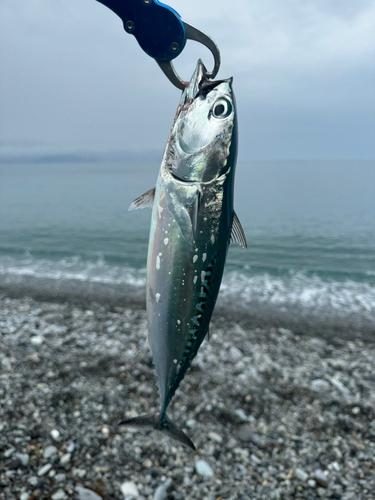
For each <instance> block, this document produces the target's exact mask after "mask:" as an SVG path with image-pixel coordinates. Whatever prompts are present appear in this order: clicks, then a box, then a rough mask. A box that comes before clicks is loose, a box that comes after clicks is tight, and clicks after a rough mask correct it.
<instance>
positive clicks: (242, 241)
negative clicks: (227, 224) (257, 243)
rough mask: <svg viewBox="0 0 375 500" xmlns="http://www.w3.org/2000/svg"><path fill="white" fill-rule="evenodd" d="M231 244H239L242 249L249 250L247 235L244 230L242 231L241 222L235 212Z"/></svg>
mask: <svg viewBox="0 0 375 500" xmlns="http://www.w3.org/2000/svg"><path fill="white" fill-rule="evenodd" d="M230 242H231V243H238V244H239V245H240V246H241V247H242V248H247V243H246V237H245V233H244V230H243V229H242V226H241V222H240V221H239V219H238V217H237V214H236V212H233V221H232V230H231V233H230Z"/></svg>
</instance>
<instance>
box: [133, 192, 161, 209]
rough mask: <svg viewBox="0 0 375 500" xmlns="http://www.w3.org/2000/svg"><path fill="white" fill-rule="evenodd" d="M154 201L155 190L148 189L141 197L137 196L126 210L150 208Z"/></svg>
mask: <svg viewBox="0 0 375 500" xmlns="http://www.w3.org/2000/svg"><path fill="white" fill-rule="evenodd" d="M154 199H155V188H152V189H149V190H148V191H146V192H145V193H143V194H142V195H141V196H138V198H136V199H135V200H134V201H133V203H132V204H131V205H130V207H129V208H128V210H129V211H130V210H137V209H138V208H152V207H153V205H154Z"/></svg>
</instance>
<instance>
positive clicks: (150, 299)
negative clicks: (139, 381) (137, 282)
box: [126, 61, 246, 448]
mask: <svg viewBox="0 0 375 500" xmlns="http://www.w3.org/2000/svg"><path fill="white" fill-rule="evenodd" d="M236 157H237V119H236V107H235V100H234V95H233V91H232V79H229V80H223V81H214V82H211V81H209V80H208V79H207V77H206V69H205V67H204V66H203V64H202V62H201V61H199V62H198V65H197V68H196V70H195V73H194V75H193V77H192V79H191V81H190V83H189V86H188V87H187V88H186V89H185V91H184V92H183V94H182V97H181V100H180V104H179V107H178V110H177V114H176V118H175V122H174V125H173V127H172V131H171V134H170V137H169V140H168V143H167V146H166V149H165V153H164V157H163V161H162V164H161V168H160V172H159V177H158V180H157V184H156V189H155V192H151V191H150V192H148V193H146V194H145V195H144V196H143V197H140V198H138V199H137V200H135V201H134V202H133V208H141V207H142V205H143V206H145V205H148V206H149V205H150V204H151V202H152V203H153V211H152V218H151V229H150V239H149V250H148V260H147V291H146V297H147V318H148V330H149V343H150V347H151V351H152V356H153V360H154V364H155V369H156V374H157V377H158V386H159V392H160V398H161V406H160V413H158V414H157V415H156V416H144V417H136V418H135V419H131V420H130V421H127V422H126V423H127V424H128V425H131V424H133V425H134V424H135V425H146V426H147V422H149V425H151V426H153V427H154V428H158V429H159V430H164V431H166V432H167V433H169V434H170V435H171V436H172V437H174V438H176V439H179V440H180V441H182V442H184V443H185V444H187V445H188V446H190V447H192V448H194V445H193V443H192V442H191V441H190V439H189V438H188V437H187V436H186V435H185V434H184V433H183V432H182V431H181V430H180V429H178V428H177V427H176V426H175V425H174V424H172V422H171V421H170V420H169V419H168V417H167V416H166V410H167V407H168V405H169V403H170V401H171V399H172V397H173V395H174V393H175V391H176V390H177V388H178V386H179V384H180V382H181V380H182V379H183V378H184V375H185V373H186V371H187V369H188V368H189V366H190V364H191V362H192V360H193V358H194V357H195V356H196V354H197V352H198V349H199V347H200V345H201V343H202V342H203V340H204V338H205V336H206V334H207V332H208V328H209V323H210V320H211V316H212V313H213V310H214V307H215V303H216V299H217V296H218V293H219V288H220V283H221V279H222V275H223V270H224V264H225V259H226V255H227V251H228V246H229V243H230V240H231V237H232V239H234V240H235V241H237V242H238V243H240V244H241V245H242V246H245V247H246V241H245V237H244V234H243V231H242V228H241V225H240V223H239V221H238V219H237V217H236V215H235V213H234V209H233V186H234V171H235V164H236ZM147 418H148V420H147Z"/></svg>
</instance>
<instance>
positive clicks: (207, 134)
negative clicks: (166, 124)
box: [166, 60, 237, 182]
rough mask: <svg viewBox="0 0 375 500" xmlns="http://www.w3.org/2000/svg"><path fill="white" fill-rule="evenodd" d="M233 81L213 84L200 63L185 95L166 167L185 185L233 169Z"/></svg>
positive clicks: (174, 126) (235, 140)
mask: <svg viewBox="0 0 375 500" xmlns="http://www.w3.org/2000/svg"><path fill="white" fill-rule="evenodd" d="M232 81H233V79H232V78H230V79H228V80H216V81H211V80H210V79H209V78H208V77H207V70H206V68H205V66H204V64H203V63H202V61H200V60H199V61H198V64H197V67H196V69H195V71H194V74H193V76H192V78H191V80H190V82H189V84H188V86H187V87H186V89H185V90H184V92H183V93H182V96H181V100H180V105H179V108H178V110H177V115H176V119H175V122H174V125H173V128H172V131H171V136H170V140H169V144H168V146H167V152H166V153H167V154H166V160H167V161H166V167H167V168H168V170H169V171H170V173H171V174H172V175H173V176H174V177H175V178H177V179H178V180H180V181H183V182H211V181H213V180H215V179H217V178H218V177H220V176H222V175H223V174H226V173H227V172H228V171H229V169H230V167H231V166H234V164H235V160H236V155H237V123H236V122H237V118H236V104H235V98H234V94H233V89H232Z"/></svg>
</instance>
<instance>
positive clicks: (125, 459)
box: [0, 294, 375, 500]
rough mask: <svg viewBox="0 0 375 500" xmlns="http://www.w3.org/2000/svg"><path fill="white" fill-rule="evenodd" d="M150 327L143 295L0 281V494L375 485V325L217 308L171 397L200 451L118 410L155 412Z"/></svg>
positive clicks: (227, 495)
mask: <svg viewBox="0 0 375 500" xmlns="http://www.w3.org/2000/svg"><path fill="white" fill-rule="evenodd" d="M284 326H285V325H284ZM294 326H295V325H294ZM146 336H147V324H146V314H145V311H144V309H143V307H142V305H139V307H136V306H134V305H133V306H131V307H120V306H118V305H116V306H114V305H110V304H105V303H102V304H100V303H98V302H93V303H91V304H87V303H86V304H84V303H81V304H80V303H79V302H78V301H76V302H74V301H70V302H69V301H64V302H48V301H36V300H33V299H31V298H25V297H17V298H9V297H7V296H6V294H3V295H0V345H1V349H0V498H1V499H4V500H13V499H15V500H16V499H17V500H18V499H20V500H35V499H40V500H44V499H52V500H66V499H74V500H100V499H105V500H131V499H138V500H167V499H168V500H184V499H191V500H201V499H205V500H211V499H212V500H260V499H265V500H268V499H275V500H279V499H280V500H281V499H294V498H295V499H301V500H302V499H304V500H314V499H317V498H330V499H337V500H365V499H366V500H370V499H374V498H375V419H374V416H375V344H374V342H371V339H370V340H369V338H368V335H367V336H366V337H365V338H362V337H361V335H360V332H355V331H353V332H347V331H346V332H343V335H342V336H340V335H339V334H338V333H337V332H335V334H334V335H333V334H332V335H323V332H320V330H319V328H317V330H316V331H315V332H314V331H313V330H311V329H310V331H309V332H308V334H306V335H304V334H303V332H302V331H298V332H296V331H293V330H292V329H288V328H285V327H282V328H280V327H278V326H277V325H264V326H263V327H259V326H255V325H252V324H251V321H250V320H247V321H245V319H243V318H242V319H241V318H240V319H237V320H236V318H235V315H232V317H230V315H228V314H224V313H223V311H222V310H221V309H220V308H219V310H217V311H216V312H215V315H214V318H213V321H212V325H211V329H210V338H209V340H206V341H205V342H204V343H203V345H202V347H201V349H200V351H199V353H198V356H197V357H196V359H195V360H194V362H193V365H192V368H191V369H190V370H189V372H188V373H187V375H186V377H185V379H184V381H183V382H182V383H181V386H180V389H179V390H178V391H177V393H176V395H175V397H174V399H173V401H172V404H171V406H170V409H169V416H170V417H171V418H172V419H173V421H174V422H176V423H177V424H178V425H180V426H182V427H183V428H184V430H185V432H186V433H187V434H188V435H189V437H190V438H191V439H192V440H193V442H194V443H195V445H196V448H197V452H196V453H194V452H192V451H191V450H189V449H187V448H185V447H184V446H183V445H180V444H179V443H177V442H175V441H172V440H171V439H169V438H168V437H164V436H163V435H162V434H160V433H158V432H156V431H153V432H152V431H147V432H142V431H139V430H133V429H129V428H124V427H121V426H119V425H118V424H119V422H120V421H121V420H123V419H124V418H128V417H132V416H135V415H137V414H141V413H146V412H147V413H150V412H154V411H157V405H158V394H157V389H156V377H155V374H154V369H153V364H152V359H151V354H150V351H149V349H148V346H147V342H146Z"/></svg>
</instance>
